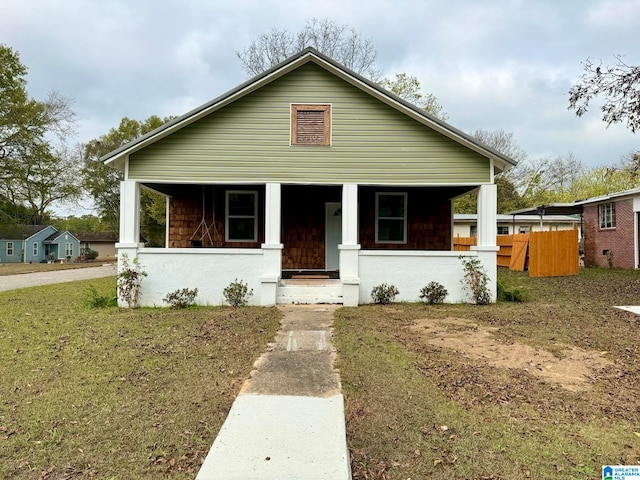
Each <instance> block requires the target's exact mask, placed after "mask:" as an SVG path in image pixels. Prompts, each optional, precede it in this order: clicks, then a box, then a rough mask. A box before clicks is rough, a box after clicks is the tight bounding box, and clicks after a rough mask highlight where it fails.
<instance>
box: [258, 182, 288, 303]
mask: <svg viewBox="0 0 640 480" xmlns="http://www.w3.org/2000/svg"><path fill="white" fill-rule="evenodd" d="M281 190H282V188H281V185H280V184H279V183H267V184H266V185H265V200H264V243H263V244H262V275H261V276H260V283H261V287H260V304H261V305H275V304H276V301H277V295H278V282H279V281H280V276H281V272H282V248H283V245H282V243H280V230H281V225H280V223H281V221H280V219H281V216H282V200H281Z"/></svg>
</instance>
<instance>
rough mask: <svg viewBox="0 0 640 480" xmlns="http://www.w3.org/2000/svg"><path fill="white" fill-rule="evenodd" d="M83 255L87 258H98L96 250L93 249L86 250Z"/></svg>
mask: <svg viewBox="0 0 640 480" xmlns="http://www.w3.org/2000/svg"><path fill="white" fill-rule="evenodd" d="M84 256H85V258H86V259H87V260H95V259H96V258H98V252H96V251H95V250H88V251H86V252H85V253H84Z"/></svg>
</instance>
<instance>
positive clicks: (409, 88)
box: [380, 73, 448, 120]
mask: <svg viewBox="0 0 640 480" xmlns="http://www.w3.org/2000/svg"><path fill="white" fill-rule="evenodd" d="M380 85H381V86H382V87H384V88H386V89H387V90H389V91H390V92H391V93H393V94H395V95H397V96H399V97H400V98H403V99H404V100H406V101H407V102H409V103H412V104H414V105H416V106H418V107H420V108H422V109H424V110H425V111H426V112H427V113H429V114H431V115H433V116H435V117H438V118H439V119H440V120H446V119H447V117H448V116H447V114H446V113H445V112H444V110H443V108H442V105H440V102H438V99H437V98H436V96H435V95H433V94H431V93H423V92H422V91H421V88H420V81H419V80H418V79H417V78H416V77H413V76H410V75H407V74H406V73H396V76H395V78H394V79H393V80H390V79H388V78H385V79H384V80H383V81H382V82H381V83H380Z"/></svg>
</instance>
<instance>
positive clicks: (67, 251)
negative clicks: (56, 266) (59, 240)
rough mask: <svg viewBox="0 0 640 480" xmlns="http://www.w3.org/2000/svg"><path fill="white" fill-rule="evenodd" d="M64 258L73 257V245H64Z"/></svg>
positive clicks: (69, 243)
mask: <svg viewBox="0 0 640 480" xmlns="http://www.w3.org/2000/svg"><path fill="white" fill-rule="evenodd" d="M64 254H65V257H73V243H71V242H68V243H65V245H64Z"/></svg>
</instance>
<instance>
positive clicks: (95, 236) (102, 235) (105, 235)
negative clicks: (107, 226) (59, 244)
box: [73, 232, 118, 243]
mask: <svg viewBox="0 0 640 480" xmlns="http://www.w3.org/2000/svg"><path fill="white" fill-rule="evenodd" d="M73 235H74V236H75V237H76V238H77V239H78V240H79V241H81V242H113V243H116V242H117V241H118V235H116V234H115V233H112V232H76V233H74V234H73Z"/></svg>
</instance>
